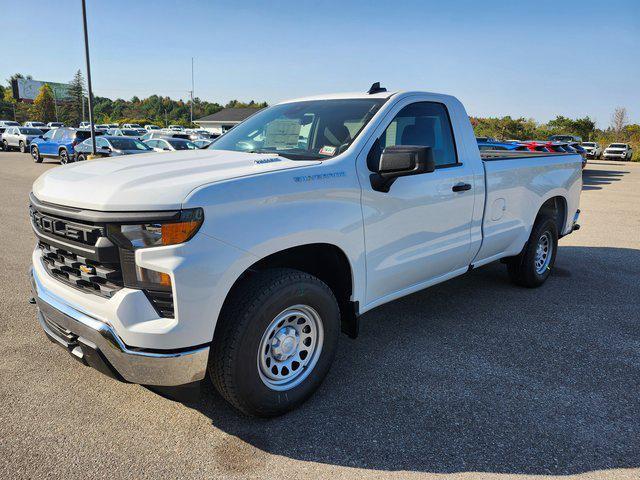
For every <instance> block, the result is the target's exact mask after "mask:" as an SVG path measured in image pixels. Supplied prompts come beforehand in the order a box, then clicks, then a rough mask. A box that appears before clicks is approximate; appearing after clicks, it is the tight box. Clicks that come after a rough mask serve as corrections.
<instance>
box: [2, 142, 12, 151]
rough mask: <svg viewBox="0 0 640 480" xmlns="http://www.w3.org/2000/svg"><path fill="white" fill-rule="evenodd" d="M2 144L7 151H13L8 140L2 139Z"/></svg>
mask: <svg viewBox="0 0 640 480" xmlns="http://www.w3.org/2000/svg"><path fill="white" fill-rule="evenodd" d="M2 146H3V149H4V151H5V152H10V151H11V147H10V146H9V143H8V142H7V141H6V140H3V141H2Z"/></svg>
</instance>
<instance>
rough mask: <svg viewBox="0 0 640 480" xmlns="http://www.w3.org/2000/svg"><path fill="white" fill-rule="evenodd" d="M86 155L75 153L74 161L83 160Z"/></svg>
mask: <svg viewBox="0 0 640 480" xmlns="http://www.w3.org/2000/svg"><path fill="white" fill-rule="evenodd" d="M86 159H87V157H85V156H84V153H78V154H76V162H84V161H85V160H86Z"/></svg>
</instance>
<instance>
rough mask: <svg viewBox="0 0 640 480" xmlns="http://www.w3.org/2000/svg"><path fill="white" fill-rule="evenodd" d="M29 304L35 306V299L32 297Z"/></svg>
mask: <svg viewBox="0 0 640 480" xmlns="http://www.w3.org/2000/svg"><path fill="white" fill-rule="evenodd" d="M29 303H30V304H31V305H35V304H36V299H35V298H33V297H31V298H30V299H29Z"/></svg>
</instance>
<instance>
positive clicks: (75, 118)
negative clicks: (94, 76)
mask: <svg viewBox="0 0 640 480" xmlns="http://www.w3.org/2000/svg"><path fill="white" fill-rule="evenodd" d="M84 98H85V83H84V77H83V76H82V72H81V71H80V70H78V71H77V72H76V74H75V75H74V76H73V80H71V82H70V83H69V99H68V100H67V101H66V102H65V105H64V108H63V115H62V117H63V121H64V122H65V123H66V124H67V125H78V124H80V122H82V121H83V115H82V112H83V103H84V101H85V100H84Z"/></svg>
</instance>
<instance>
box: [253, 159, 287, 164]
mask: <svg viewBox="0 0 640 480" xmlns="http://www.w3.org/2000/svg"><path fill="white" fill-rule="evenodd" d="M281 161H282V160H280V159H279V158H261V159H259V160H255V164H256V165H262V164H263V163H273V162H281Z"/></svg>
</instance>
